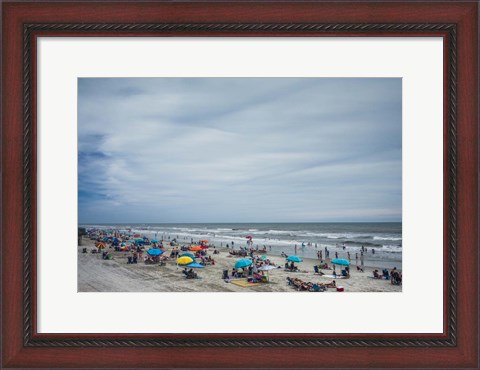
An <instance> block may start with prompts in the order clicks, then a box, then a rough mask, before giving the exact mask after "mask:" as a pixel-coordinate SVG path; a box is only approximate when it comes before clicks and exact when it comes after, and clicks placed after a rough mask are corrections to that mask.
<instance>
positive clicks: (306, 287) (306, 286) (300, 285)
mask: <svg viewBox="0 0 480 370" xmlns="http://www.w3.org/2000/svg"><path fill="white" fill-rule="evenodd" d="M287 283H288V285H290V286H292V287H293V288H295V289H296V290H303V291H308V292H324V291H325V290H327V288H336V287H337V284H336V283H335V280H332V282H331V283H326V284H322V283H312V282H306V281H303V280H301V279H298V278H293V279H292V278H290V277H287Z"/></svg>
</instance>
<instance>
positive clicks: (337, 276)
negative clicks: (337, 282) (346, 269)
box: [321, 275, 347, 279]
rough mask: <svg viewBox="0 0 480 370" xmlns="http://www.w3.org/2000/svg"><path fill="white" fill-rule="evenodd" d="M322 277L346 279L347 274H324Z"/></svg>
mask: <svg viewBox="0 0 480 370" xmlns="http://www.w3.org/2000/svg"><path fill="white" fill-rule="evenodd" d="M321 277H326V278H331V279H346V278H347V277H346V276H342V275H322V276H321Z"/></svg>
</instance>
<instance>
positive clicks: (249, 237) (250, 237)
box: [245, 235, 253, 239]
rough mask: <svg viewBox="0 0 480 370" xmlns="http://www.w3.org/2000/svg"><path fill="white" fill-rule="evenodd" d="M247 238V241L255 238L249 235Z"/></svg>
mask: <svg viewBox="0 0 480 370" xmlns="http://www.w3.org/2000/svg"><path fill="white" fill-rule="evenodd" d="M245 238H247V239H253V236H251V235H248V236H246V237H245Z"/></svg>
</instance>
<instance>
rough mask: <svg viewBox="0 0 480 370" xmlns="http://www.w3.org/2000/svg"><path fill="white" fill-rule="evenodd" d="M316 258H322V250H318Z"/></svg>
mask: <svg viewBox="0 0 480 370" xmlns="http://www.w3.org/2000/svg"><path fill="white" fill-rule="evenodd" d="M318 259H319V260H320V261H321V260H323V253H322V251H318Z"/></svg>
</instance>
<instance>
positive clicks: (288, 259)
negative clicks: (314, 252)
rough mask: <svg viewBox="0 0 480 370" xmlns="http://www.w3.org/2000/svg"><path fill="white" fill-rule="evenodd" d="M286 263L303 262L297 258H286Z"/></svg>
mask: <svg viewBox="0 0 480 370" xmlns="http://www.w3.org/2000/svg"><path fill="white" fill-rule="evenodd" d="M287 261H290V262H303V260H302V259H301V258H300V257H298V256H288V257H287Z"/></svg>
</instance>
